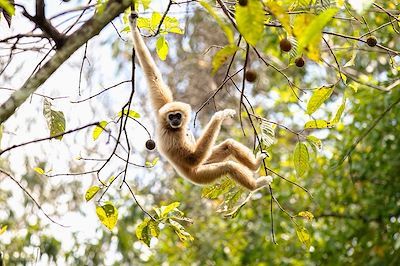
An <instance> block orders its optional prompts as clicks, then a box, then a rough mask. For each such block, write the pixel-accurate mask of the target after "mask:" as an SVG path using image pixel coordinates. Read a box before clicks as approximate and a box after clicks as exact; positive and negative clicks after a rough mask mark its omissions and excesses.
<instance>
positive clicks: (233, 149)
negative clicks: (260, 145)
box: [206, 139, 266, 171]
mask: <svg viewBox="0 0 400 266" xmlns="http://www.w3.org/2000/svg"><path fill="white" fill-rule="evenodd" d="M229 156H233V157H234V158H235V159H236V160H237V161H238V162H240V163H241V164H243V165H244V166H246V167H248V168H249V169H250V170H252V171H256V170H257V169H258V168H259V167H260V164H261V162H262V160H263V159H264V158H265V157H266V154H264V153H258V154H257V155H256V156H254V155H253V152H252V151H251V150H250V149H249V148H247V147H246V146H244V145H243V144H241V143H239V142H237V141H236V140H234V139H227V140H225V141H224V142H222V143H221V144H219V145H217V146H215V147H214V148H213V150H212V154H211V156H210V157H209V158H208V159H207V161H206V163H207V164H209V163H216V162H222V161H225V160H226V159H227V158H228V157H229Z"/></svg>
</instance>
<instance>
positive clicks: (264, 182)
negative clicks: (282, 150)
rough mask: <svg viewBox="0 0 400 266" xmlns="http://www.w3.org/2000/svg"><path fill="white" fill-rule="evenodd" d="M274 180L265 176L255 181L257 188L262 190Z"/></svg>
mask: <svg viewBox="0 0 400 266" xmlns="http://www.w3.org/2000/svg"><path fill="white" fill-rule="evenodd" d="M273 180H274V178H273V177H272V176H270V175H267V176H260V177H259V178H257V179H256V184H257V188H262V187H265V186H268V185H271V183H272V181H273Z"/></svg>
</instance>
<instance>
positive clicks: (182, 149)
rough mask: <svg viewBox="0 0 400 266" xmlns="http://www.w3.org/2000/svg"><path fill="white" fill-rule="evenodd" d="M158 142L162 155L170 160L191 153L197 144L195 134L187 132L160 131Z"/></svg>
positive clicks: (158, 132) (158, 131)
mask: <svg viewBox="0 0 400 266" xmlns="http://www.w3.org/2000/svg"><path fill="white" fill-rule="evenodd" d="M157 140H158V141H157V142H158V148H159V151H160V152H161V154H162V155H164V156H167V157H168V158H170V159H172V158H173V157H175V156H178V157H179V156H182V155H186V154H188V153H190V152H191V151H192V149H193V148H194V145H195V143H196V141H195V139H194V137H193V134H192V133H191V132H190V131H186V130H185V131H181V132H179V131H172V130H163V129H158V130H157ZM180 158H182V157H180Z"/></svg>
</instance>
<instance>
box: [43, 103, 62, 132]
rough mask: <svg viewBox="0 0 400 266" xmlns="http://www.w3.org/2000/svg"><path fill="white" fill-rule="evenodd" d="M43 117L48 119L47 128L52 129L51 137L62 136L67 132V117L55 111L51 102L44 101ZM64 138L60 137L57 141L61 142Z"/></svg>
mask: <svg viewBox="0 0 400 266" xmlns="http://www.w3.org/2000/svg"><path fill="white" fill-rule="evenodd" d="M43 115H44V117H45V118H46V122H47V126H48V128H49V129H50V137H53V136H56V135H59V134H62V133H64V132H65V117H64V113H63V112H61V111H56V110H54V109H53V107H52V105H51V102H50V101H49V100H47V99H46V98H45V99H44V102H43ZM62 138H63V136H58V137H56V139H58V140H61V139H62Z"/></svg>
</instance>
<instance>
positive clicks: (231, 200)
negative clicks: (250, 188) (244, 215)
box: [223, 189, 244, 210]
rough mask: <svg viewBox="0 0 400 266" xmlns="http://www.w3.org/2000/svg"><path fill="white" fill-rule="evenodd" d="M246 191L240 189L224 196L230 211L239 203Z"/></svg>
mask: <svg viewBox="0 0 400 266" xmlns="http://www.w3.org/2000/svg"><path fill="white" fill-rule="evenodd" d="M243 192H244V190H243V189H238V190H236V191H230V192H228V193H226V194H225V195H224V203H223V205H225V206H226V207H227V209H228V210H230V209H232V208H233V207H234V206H235V204H236V203H237V202H238V201H239V199H240V197H241V196H242V194H243Z"/></svg>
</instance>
